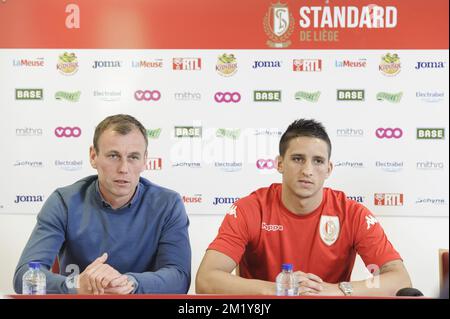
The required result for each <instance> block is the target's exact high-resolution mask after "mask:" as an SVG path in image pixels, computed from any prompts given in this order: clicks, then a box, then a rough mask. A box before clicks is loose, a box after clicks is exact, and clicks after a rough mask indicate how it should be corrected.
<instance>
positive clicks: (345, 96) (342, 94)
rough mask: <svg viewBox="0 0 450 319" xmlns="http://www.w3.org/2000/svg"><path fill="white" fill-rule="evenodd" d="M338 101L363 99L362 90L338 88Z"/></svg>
mask: <svg viewBox="0 0 450 319" xmlns="http://www.w3.org/2000/svg"><path fill="white" fill-rule="evenodd" d="M336 93H337V100H338V101H364V90H353V89H338V90H336Z"/></svg>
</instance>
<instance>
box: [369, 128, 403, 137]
mask: <svg viewBox="0 0 450 319" xmlns="http://www.w3.org/2000/svg"><path fill="white" fill-rule="evenodd" d="M375 135H376V137H378V138H395V139H399V138H401V137H402V136H403V130H402V129H401V128H398V127H396V128H390V127H388V128H383V127H380V128H377V129H376V130H375Z"/></svg>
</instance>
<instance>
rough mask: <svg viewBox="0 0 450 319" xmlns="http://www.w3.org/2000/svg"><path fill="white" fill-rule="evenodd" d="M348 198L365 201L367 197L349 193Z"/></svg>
mask: <svg viewBox="0 0 450 319" xmlns="http://www.w3.org/2000/svg"><path fill="white" fill-rule="evenodd" d="M347 198H348V199H350V200H354V201H355V202H357V203H364V201H365V197H364V196H361V195H347Z"/></svg>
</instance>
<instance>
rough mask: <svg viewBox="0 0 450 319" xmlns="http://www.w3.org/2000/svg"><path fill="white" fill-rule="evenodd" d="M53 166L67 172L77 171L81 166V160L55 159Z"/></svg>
mask: <svg viewBox="0 0 450 319" xmlns="http://www.w3.org/2000/svg"><path fill="white" fill-rule="evenodd" d="M55 166H56V167H58V168H60V169H62V170H65V171H69V172H73V171H79V170H80V169H81V168H82V167H83V161H82V160H79V161H77V160H55Z"/></svg>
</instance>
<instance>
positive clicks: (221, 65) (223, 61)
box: [216, 53, 237, 77]
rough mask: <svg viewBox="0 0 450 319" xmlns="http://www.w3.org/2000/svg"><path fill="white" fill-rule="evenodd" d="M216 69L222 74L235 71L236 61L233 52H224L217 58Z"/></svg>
mask: <svg viewBox="0 0 450 319" xmlns="http://www.w3.org/2000/svg"><path fill="white" fill-rule="evenodd" d="M216 71H217V73H219V74H220V75H222V76H226V77H228V76H232V75H234V74H235V73H236V72H237V61H236V57H235V56H234V54H232V53H230V54H227V53H224V54H222V55H219V57H218V58H217V64H216Z"/></svg>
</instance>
